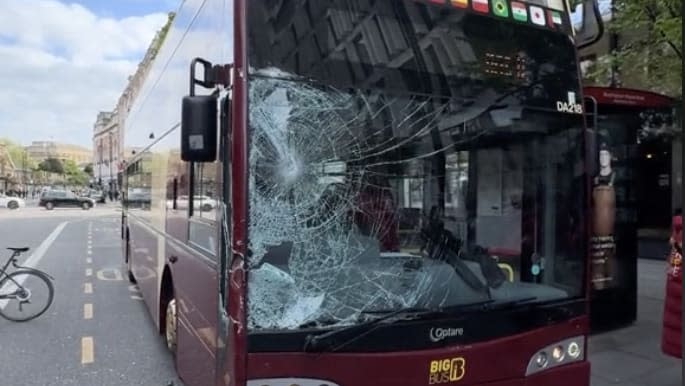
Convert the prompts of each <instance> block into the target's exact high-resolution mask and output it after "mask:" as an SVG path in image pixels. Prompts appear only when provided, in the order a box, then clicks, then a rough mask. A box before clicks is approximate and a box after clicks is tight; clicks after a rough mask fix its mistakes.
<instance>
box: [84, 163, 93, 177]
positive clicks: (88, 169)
mask: <svg viewBox="0 0 685 386" xmlns="http://www.w3.org/2000/svg"><path fill="white" fill-rule="evenodd" d="M83 172H84V173H86V174H87V175H89V176H91V177H92V176H93V164H88V165H86V167H84V168H83Z"/></svg>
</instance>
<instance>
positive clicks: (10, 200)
mask: <svg viewBox="0 0 685 386" xmlns="http://www.w3.org/2000/svg"><path fill="white" fill-rule="evenodd" d="M25 206H26V201H24V200H23V199H21V198H19V197H10V196H6V195H4V194H2V193H0V208H8V209H13V210H14V209H19V208H23V207H25Z"/></svg>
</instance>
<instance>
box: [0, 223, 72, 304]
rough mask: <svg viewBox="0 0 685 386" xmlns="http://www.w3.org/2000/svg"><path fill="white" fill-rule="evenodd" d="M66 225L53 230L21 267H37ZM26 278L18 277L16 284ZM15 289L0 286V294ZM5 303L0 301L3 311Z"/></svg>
mask: <svg viewBox="0 0 685 386" xmlns="http://www.w3.org/2000/svg"><path fill="white" fill-rule="evenodd" d="M68 223H69V222H68V221H65V222H63V223H60V224H59V225H57V227H56V228H55V230H53V231H52V233H50V235H48V237H47V238H46V239H45V240H43V242H42V243H40V245H39V246H38V248H36V250H35V251H34V252H33V254H31V257H29V258H28V259H26V261H25V262H24V264H23V265H25V266H27V267H37V266H38V263H39V262H40V260H41V259H42V258H43V256H44V255H45V252H47V250H48V248H50V246H51V245H52V243H54V242H55V240H57V237H58V236H59V234H60V233H62V230H64V227H66V226H67V224H68ZM26 278H27V276H20V277H19V278H18V279H17V282H18V283H19V285H21V284H23V283H24V280H26ZM16 289H17V286H16V285H15V284H14V283H13V282H8V283H7V284H5V285H4V286H2V288H0V293H3V294H6V293H11V292H13V291H14V290H16ZM7 302H8V300H7V299H3V300H0V308H2V309H3V310H4V309H5V307H6V306H7Z"/></svg>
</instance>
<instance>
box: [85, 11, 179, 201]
mask: <svg viewBox="0 0 685 386" xmlns="http://www.w3.org/2000/svg"><path fill="white" fill-rule="evenodd" d="M173 18H174V14H173V13H170V14H169V19H168V21H167V24H166V25H165V26H164V27H163V28H162V29H161V30H160V31H159V32H158V33H157V35H156V36H155V38H154V39H153V41H152V43H151V44H150V46H149V47H148V50H147V52H146V53H145V56H144V57H143V60H142V61H141V62H140V63H139V64H138V68H137V69H136V72H135V73H134V74H133V75H132V76H130V77H129V78H128V84H127V85H126V88H125V89H124V91H123V93H122V94H121V96H120V97H119V99H118V101H117V105H116V107H115V108H114V110H113V111H111V112H106V111H102V112H100V113H99V114H98V116H97V119H96V121H95V124H94V125H93V153H92V155H91V157H92V162H93V176H94V178H93V183H95V184H98V185H100V186H101V187H102V188H103V189H105V190H117V189H118V181H117V180H118V179H117V175H118V173H119V172H120V171H121V170H122V168H123V167H124V163H125V159H126V158H127V157H130V154H128V155H127V154H126V149H124V147H123V144H124V135H125V128H126V118H127V117H128V114H129V112H130V110H131V106H132V105H133V102H134V101H135V99H136V98H137V97H138V94H139V93H140V90H141V87H142V85H143V82H144V81H145V79H146V78H147V75H148V73H149V72H150V68H151V67H152V62H153V61H154V59H155V56H156V55H157V51H158V49H159V46H160V45H161V43H162V41H163V39H164V38H165V36H166V32H167V31H168V28H169V26H170V24H171V22H172V21H173Z"/></svg>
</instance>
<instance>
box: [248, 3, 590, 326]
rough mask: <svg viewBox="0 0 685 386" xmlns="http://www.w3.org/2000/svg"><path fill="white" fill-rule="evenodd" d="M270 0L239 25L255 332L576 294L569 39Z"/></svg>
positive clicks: (442, 17) (576, 134)
mask: <svg viewBox="0 0 685 386" xmlns="http://www.w3.org/2000/svg"><path fill="white" fill-rule="evenodd" d="M267 3H268V2H251V3H250V6H249V15H250V16H249V17H250V18H251V23H249V24H248V25H252V26H255V30H251V31H250V34H249V35H250V42H251V43H250V61H251V73H250V78H249V127H250V134H251V139H250V149H249V168H250V169H249V172H250V173H249V176H250V177H249V187H248V189H249V190H248V191H249V196H250V217H249V218H250V220H249V235H250V241H249V250H250V257H249V272H248V280H249V282H248V291H249V292H248V322H249V327H250V328H251V329H296V328H300V327H304V326H330V325H348V324H354V323H358V322H359V321H360V320H361V319H362V318H361V315H363V314H365V313H368V312H375V311H378V312H387V311H392V310H397V309H402V308H414V307H419V308H438V307H447V306H455V305H463V304H470V303H475V302H482V301H485V300H506V299H520V298H534V299H536V300H537V301H547V300H554V299H564V298H569V297H575V296H579V295H580V294H581V293H582V288H583V275H584V267H583V257H582V256H583V253H584V247H583V242H582V241H583V239H582V237H583V236H582V235H583V234H584V230H583V224H584V221H583V218H582V213H583V202H584V201H583V195H582V194H578V192H582V191H583V189H582V186H583V180H584V178H585V174H584V170H585V168H584V165H583V157H582V154H583V152H582V134H583V131H582V129H581V116H580V115H575V114H568V113H560V112H559V111H557V109H556V105H557V104H556V102H555V101H563V102H564V103H568V104H573V103H575V102H576V100H575V99H574V98H575V94H576V92H577V88H578V83H577V78H576V75H575V66H574V65H570V64H572V63H573V60H572V58H573V47H572V46H571V45H570V42H569V41H568V38H565V37H563V36H561V35H554V34H549V36H548V35H545V34H540V33H539V31H534V30H533V31H531V30H529V29H526V28H522V29H518V28H513V27H510V26H506V25H505V26H501V25H500V24H502V23H495V22H493V21H492V20H491V19H488V18H479V17H475V16H472V15H466V14H464V13H462V12H461V11H458V10H456V9H455V10H451V11H449V12H447V11H444V10H442V11H440V12H436V10H435V7H431V6H429V5H426V4H422V3H415V2H404V3H403V4H404V5H403V6H396V7H393V6H394V5H396V4H395V3H394V2H391V1H389V0H387V1H377V2H376V3H375V4H376V6H375V7H373V9H371V8H369V9H361V8H364V7H361V8H355V9H351V8H350V7H351V5H349V3H348V2H340V1H329V2H319V3H316V4H317V5H315V2H305V4H306V5H305V6H303V7H302V8H301V9H299V8H298V9H290V10H289V12H285V11H284V10H283V9H278V8H279V7H280V6H276V5H273V6H269V5H267ZM286 3H288V2H284V3H283V7H287V5H286ZM324 4H325V5H324ZM327 7H328V8H327ZM302 13H306V15H307V16H306V17H312V15H319V16H320V17H318V18H315V19H316V20H319V21H320V23H319V24H317V25H311V30H309V31H307V30H306V29H305V30H298V28H301V24H302V23H300V24H298V25H296V24H288V20H291V18H292V20H295V19H297V18H298V17H305V15H304V14H302ZM283 18H285V19H287V20H283ZM343 20H344V21H345V23H343ZM438 21H440V22H438ZM488 23H490V24H491V26H485V28H484V25H483V24H488ZM305 24H306V23H305ZM476 24H479V27H478V28H475V27H476ZM326 25H328V26H329V27H330V28H324V27H325V26H326ZM265 26H266V27H265ZM289 26H290V27H289ZM488 27H492V28H488ZM265 28H266V30H267V32H266V33H265V31H264V30H265ZM436 29H437V30H439V31H441V33H443V35H441V38H440V39H438V38H437V36H436V35H435V33H436V31H437V30H436ZM391 33H395V35H391ZM534 35H535V36H536V39H535V40H531V39H530V38H531V37H532V36H534ZM390 36H395V37H400V39H396V40H394V41H390V40H389V39H390V38H389V37H390ZM430 36H432V37H434V38H430V39H427V38H426V37H430ZM504 39H508V40H507V41H506V44H504V43H505V41H504ZM391 43H392V44H391ZM503 44H504V45H506V46H507V47H508V50H509V51H507V52H517V54H516V56H515V57H500V56H496V55H495V54H494V53H493V52H499V53H501V52H504V51H502V50H503V48H502V47H503ZM372 46H373V47H374V48H377V49H375V50H371V47H372ZM560 47H562V48H563V50H561V49H559V48H560ZM438 54H440V55H442V56H440V55H438ZM372 55H375V56H372ZM497 55H500V54H497ZM512 58H513V59H512ZM450 61H452V62H450ZM517 63H518V64H517ZM569 63H570V64H569ZM509 64H511V65H512V66H513V67H512V68H511V70H512V72H511V73H510V72H509V71H508V67H506V66H507V65H509ZM524 64H525V65H524ZM502 68H504V70H505V71H504V72H501V71H500V69H502ZM516 69H518V70H516ZM562 98H563V99H562Z"/></svg>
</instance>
